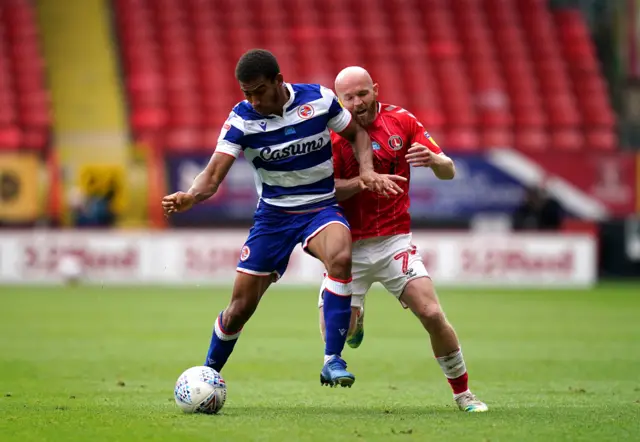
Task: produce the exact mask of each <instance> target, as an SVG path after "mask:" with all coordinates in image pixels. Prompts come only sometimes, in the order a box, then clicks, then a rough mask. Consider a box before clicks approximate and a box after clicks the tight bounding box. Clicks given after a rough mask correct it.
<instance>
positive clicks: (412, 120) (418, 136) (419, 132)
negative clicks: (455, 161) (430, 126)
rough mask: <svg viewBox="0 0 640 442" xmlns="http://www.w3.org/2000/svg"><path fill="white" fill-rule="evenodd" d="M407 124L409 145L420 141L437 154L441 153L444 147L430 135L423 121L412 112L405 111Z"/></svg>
mask: <svg viewBox="0 0 640 442" xmlns="http://www.w3.org/2000/svg"><path fill="white" fill-rule="evenodd" d="M404 120H405V124H406V126H407V130H408V132H409V140H410V143H409V145H411V144H413V143H420V144H422V145H423V146H426V147H428V148H429V150H431V152H433V153H436V154H441V153H443V152H442V149H440V146H438V143H436V142H435V140H434V139H433V138H432V137H431V135H429V132H428V131H427V130H426V129H425V128H424V126H423V125H422V123H420V122H419V121H418V119H417V118H416V117H415V116H414V115H413V114H411V113H409V112H405V115H404Z"/></svg>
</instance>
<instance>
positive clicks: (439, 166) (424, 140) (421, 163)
mask: <svg viewBox="0 0 640 442" xmlns="http://www.w3.org/2000/svg"><path fill="white" fill-rule="evenodd" d="M405 112H406V111H405ZM404 119H405V122H406V124H407V126H408V130H409V133H410V135H411V136H410V139H411V147H410V148H409V150H408V151H407V155H406V159H407V162H408V163H409V164H411V166H413V167H430V168H431V170H432V171H433V174H434V175H435V176H436V177H437V178H438V179H441V180H451V179H453V177H455V175H456V168H455V165H454V164H453V160H452V159H451V158H449V157H448V156H447V155H445V154H444V152H442V149H440V146H438V144H437V143H436V142H435V141H434V140H433V138H431V136H430V135H429V133H428V132H427V131H426V130H425V128H424V126H423V125H422V124H420V122H419V121H418V120H417V119H416V118H415V117H414V116H413V115H411V114H410V113H408V112H406V116H404Z"/></svg>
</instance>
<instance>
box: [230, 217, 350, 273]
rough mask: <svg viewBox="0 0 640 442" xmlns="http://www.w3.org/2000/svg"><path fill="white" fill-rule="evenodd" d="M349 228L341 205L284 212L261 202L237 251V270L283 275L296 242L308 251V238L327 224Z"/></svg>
mask: <svg viewBox="0 0 640 442" xmlns="http://www.w3.org/2000/svg"><path fill="white" fill-rule="evenodd" d="M335 223H339V224H342V225H343V226H345V227H346V228H347V229H349V228H350V227H349V223H348V222H347V220H346V219H345V217H344V213H343V211H342V209H341V208H340V207H339V206H337V205H335V206H328V207H323V208H321V209H318V210H316V211H313V212H305V213H286V212H284V211H282V210H279V209H274V208H271V207H268V206H265V205H263V204H260V205H259V206H258V210H256V214H255V217H254V224H253V227H251V230H249V237H248V238H247V241H246V242H245V243H244V246H243V247H242V250H241V252H240V261H239V262H238V267H237V268H236V270H237V271H239V272H242V273H248V274H250V275H260V276H266V275H272V274H273V275H275V278H276V279H278V278H280V277H282V275H284V272H285V270H287V265H288V264H289V257H290V256H291V252H293V249H294V248H295V246H296V245H297V244H302V249H303V250H304V251H305V252H307V253H308V251H307V245H308V243H309V241H310V240H311V239H312V238H313V237H314V236H316V235H317V234H318V233H320V232H321V231H322V230H323V229H324V228H325V227H327V226H328V225H329V224H335Z"/></svg>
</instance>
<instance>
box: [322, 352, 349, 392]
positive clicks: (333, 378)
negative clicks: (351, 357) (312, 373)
mask: <svg viewBox="0 0 640 442" xmlns="http://www.w3.org/2000/svg"><path fill="white" fill-rule="evenodd" d="M355 381H356V377H355V376H354V375H353V374H351V373H349V372H348V371H347V363H346V362H345V361H344V359H342V358H341V357H340V356H333V357H332V358H331V359H329V360H328V361H327V362H326V363H325V364H324V367H322V371H321V372H320V384H321V385H329V386H330V387H335V386H336V385H340V386H341V387H349V388H351V386H352V385H353V383H354V382H355Z"/></svg>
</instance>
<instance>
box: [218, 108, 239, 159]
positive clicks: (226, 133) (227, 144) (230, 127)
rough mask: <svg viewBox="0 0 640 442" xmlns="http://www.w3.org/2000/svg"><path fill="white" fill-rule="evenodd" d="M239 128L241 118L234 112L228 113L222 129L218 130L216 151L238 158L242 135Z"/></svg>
mask: <svg viewBox="0 0 640 442" xmlns="http://www.w3.org/2000/svg"><path fill="white" fill-rule="evenodd" d="M238 126H239V127H238ZM241 128H242V119H241V118H240V117H239V116H238V115H236V114H235V113H234V112H231V113H230V114H229V118H227V121H225V122H224V124H223V125H222V129H221V130H220V136H219V137H218V144H217V146H216V152H220V153H225V154H227V155H231V156H233V157H235V158H238V156H239V155H240V152H242V144H241V142H242V137H243V136H244V132H243V131H242V129H241Z"/></svg>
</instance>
